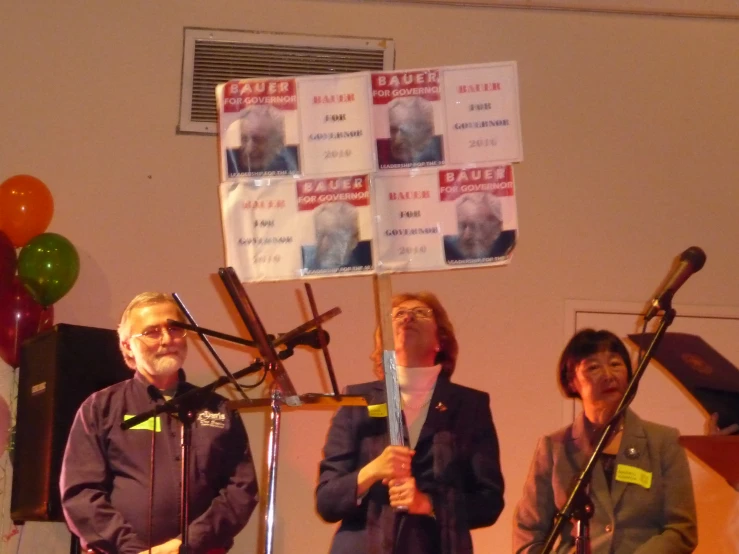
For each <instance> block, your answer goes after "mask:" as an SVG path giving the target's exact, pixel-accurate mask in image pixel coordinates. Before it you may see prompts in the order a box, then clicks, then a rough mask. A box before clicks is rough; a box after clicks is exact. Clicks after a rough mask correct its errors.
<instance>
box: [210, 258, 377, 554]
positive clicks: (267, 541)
mask: <svg viewBox="0 0 739 554" xmlns="http://www.w3.org/2000/svg"><path fill="white" fill-rule="evenodd" d="M218 275H219V276H220V278H221V280H222V281H223V284H224V286H225V287H226V290H227V291H228V294H229V296H230V297H231V300H232V301H233V303H234V305H235V306H236V309H237V310H238V312H239V315H240V316H241V319H242V320H243V321H244V325H246V328H247V330H248V331H249V334H250V335H251V338H252V339H253V340H254V341H255V342H256V345H257V348H258V349H259V353H260V355H261V356H262V359H263V360H264V363H265V365H266V367H267V370H268V371H269V372H270V373H271V374H272V376H273V378H274V380H275V383H276V384H277V388H275V389H273V391H272V394H271V396H270V397H269V398H262V399H256V400H249V401H244V400H235V401H232V402H229V403H228V406H229V407H230V408H233V409H237V410H254V409H260V408H263V407H266V406H269V407H270V409H271V418H270V431H269V445H268V458H267V474H268V487H267V514H266V517H265V524H266V532H265V533H264V545H263V548H262V550H261V551H262V552H264V554H272V552H273V546H274V525H275V509H276V500H277V464H278V458H279V442H280V420H281V411H282V409H281V406H282V404H286V405H287V406H290V407H300V406H302V405H308V404H310V405H314V406H315V405H323V406H329V407H331V408H335V407H337V406H366V405H367V399H366V398H365V397H363V396H353V395H340V394H338V391H337V388H338V387H337V385H336V377H335V376H334V372H333V368H332V367H331V364H330V359H329V358H327V359H326V361H327V366H328V371H329V375H330V376H331V383H332V386H333V389H334V393H333V394H315V393H311V394H300V395H299V394H298V393H297V392H296V390H295V387H294V386H293V384H292V381H291V380H290V377H289V376H288V375H287V372H286V371H285V368H284V367H283V365H282V361H281V360H280V359H279V357H278V356H277V354H276V352H275V348H274V343H272V342H270V341H269V338H268V335H267V333H266V331H265V329H264V326H263V325H262V322H261V320H260V319H259V316H258V315H257V312H256V310H255V309H254V306H253V304H252V303H251V300H250V299H249V296H248V295H247V294H246V290H245V289H244V286H243V285H242V284H241V281H240V280H239V278H238V276H237V275H236V272H235V271H234V269H233V268H232V267H227V268H221V269H219V270H218ZM306 290H307V292H308V298H309V300H310V302H311V309H312V311H313V317H314V318H316V317H317V316H316V313H315V311H316V310H315V301H314V300H313V295H312V292H311V289H310V285H309V284H307V283H306ZM316 327H318V329H319V330H320V322H319V323H318V324H317V325H316ZM319 336H320V335H319ZM322 340H323V339H322ZM322 347H323V350H324V353H326V345H325V344H322Z"/></svg>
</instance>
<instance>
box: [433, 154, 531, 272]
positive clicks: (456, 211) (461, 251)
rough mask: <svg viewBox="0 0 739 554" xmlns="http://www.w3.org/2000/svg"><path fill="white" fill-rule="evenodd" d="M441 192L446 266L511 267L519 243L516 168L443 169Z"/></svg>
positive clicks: (441, 222) (504, 166)
mask: <svg viewBox="0 0 739 554" xmlns="http://www.w3.org/2000/svg"><path fill="white" fill-rule="evenodd" d="M438 190H439V200H440V204H441V206H442V215H441V217H440V226H441V232H442V234H443V245H444V246H443V249H444V252H443V255H444V262H445V264H446V265H447V266H448V267H453V266H457V267H458V266H468V265H471V264H473V265H477V264H486V265H500V264H503V263H507V261H508V260H509V259H510V257H511V254H512V252H513V249H514V247H515V246H516V240H517V238H518V216H517V212H516V196H515V187H514V183H513V166H511V165H502V166H490V167H476V168H465V169H448V170H447V169H444V170H441V171H439V180H438Z"/></svg>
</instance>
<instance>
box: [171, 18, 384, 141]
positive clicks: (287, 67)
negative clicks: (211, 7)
mask: <svg viewBox="0 0 739 554" xmlns="http://www.w3.org/2000/svg"><path fill="white" fill-rule="evenodd" d="M394 62H395V49H394V43H393V41H392V40H389V39H368V38H344V37H318V36H311V35H284V34H267V33H254V32H247V31H219V30H214V29H194V28H185V44H184V56H183V60H182V97H181V101H180V124H179V131H180V132H185V133H200V134H216V132H217V119H218V112H217V109H216V99H215V89H216V85H218V84H220V83H225V82H226V81H230V80H232V79H249V78H252V77H287V76H292V75H296V76H297V75H322V74H324V75H325V74H328V73H351V72H353V71H383V70H390V69H393V66H394Z"/></svg>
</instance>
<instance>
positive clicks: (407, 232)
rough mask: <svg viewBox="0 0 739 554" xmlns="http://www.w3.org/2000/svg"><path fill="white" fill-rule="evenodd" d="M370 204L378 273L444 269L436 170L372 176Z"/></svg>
mask: <svg viewBox="0 0 739 554" xmlns="http://www.w3.org/2000/svg"><path fill="white" fill-rule="evenodd" d="M374 205H375V214H376V216H375V219H376V222H377V225H376V229H377V258H378V262H377V271H378V273H380V272H385V271H420V270H426V269H443V268H444V267H445V263H444V252H443V249H442V237H441V225H440V217H441V209H440V208H441V206H440V204H439V176H438V171H436V170H433V169H431V170H413V171H412V172H411V171H406V172H403V173H400V172H396V173H393V174H379V175H377V176H375V178H374Z"/></svg>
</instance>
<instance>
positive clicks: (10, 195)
mask: <svg viewBox="0 0 739 554" xmlns="http://www.w3.org/2000/svg"><path fill="white" fill-rule="evenodd" d="M53 215H54V199H53V198H52V197H51V192H49V189H48V188H47V187H46V185H45V184H44V183H43V181H41V180H39V179H36V177H32V176H31V175H15V176H13V177H11V178H10V179H8V180H6V181H5V182H4V183H3V184H2V185H0V231H3V232H4V233H5V234H6V235H7V236H8V238H9V239H10V242H12V243H13V246H15V247H16V248H20V247H22V246H25V244H26V243H27V242H28V241H29V240H31V239H32V238H33V237H35V236H36V235H38V234H40V233H43V232H44V231H46V228H47V227H48V226H49V223H51V217H52V216H53Z"/></svg>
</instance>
